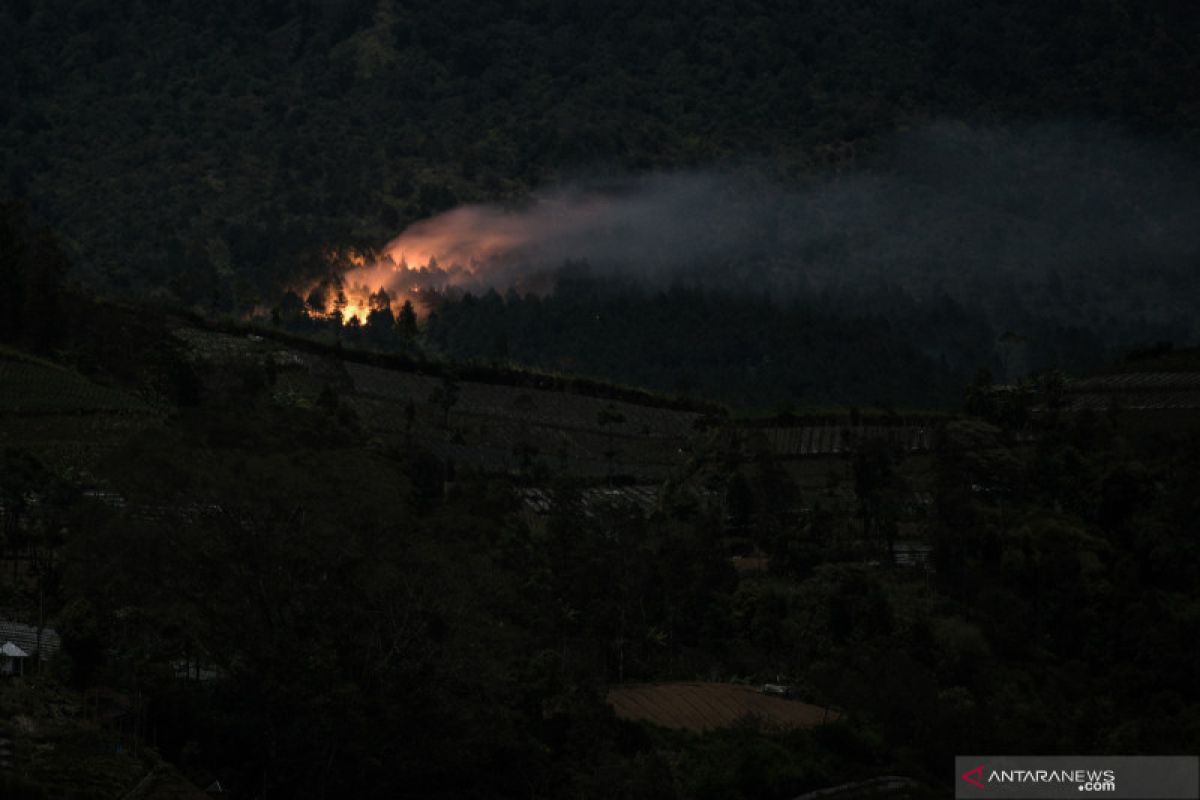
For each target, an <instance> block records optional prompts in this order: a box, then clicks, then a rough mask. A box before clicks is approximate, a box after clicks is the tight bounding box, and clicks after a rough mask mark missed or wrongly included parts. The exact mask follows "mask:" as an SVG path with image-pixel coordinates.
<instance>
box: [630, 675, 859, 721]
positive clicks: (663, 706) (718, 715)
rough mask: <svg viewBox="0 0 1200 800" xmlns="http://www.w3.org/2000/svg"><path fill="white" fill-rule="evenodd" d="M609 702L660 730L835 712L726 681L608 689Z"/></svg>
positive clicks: (819, 717)
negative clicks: (658, 726)
mask: <svg viewBox="0 0 1200 800" xmlns="http://www.w3.org/2000/svg"><path fill="white" fill-rule="evenodd" d="M608 703H609V705H611V706H612V707H613V710H614V711H615V712H616V714H617V716H618V717H620V718H621V719H629V720H636V721H640V722H652V723H654V724H655V725H661V726H663V727H664V728H678V729H683V730H689V731H704V730H711V729H713V728H724V727H728V726H730V725H734V724H736V723H738V722H739V721H742V720H746V719H751V718H752V719H757V720H759V721H761V722H762V724H763V725H765V726H766V727H768V728H777V729H780V730H787V729H791V728H811V727H815V726H817V725H821V724H824V723H825V722H831V721H833V720H834V719H836V718H837V713H836V712H832V711H829V710H827V709H824V708H822V707H820V706H814V705H809V704H808V703H800V702H797V701H795V700H787V699H785V698H783V697H779V696H776V695H769V694H764V693H762V692H760V691H759V690H758V689H755V688H753V687H751V686H739V685H735V684H728V683H642V684H629V685H625V686H616V687H613V688H612V689H609V692H608Z"/></svg>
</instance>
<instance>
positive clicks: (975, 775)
mask: <svg viewBox="0 0 1200 800" xmlns="http://www.w3.org/2000/svg"><path fill="white" fill-rule="evenodd" d="M962 779H963V780H964V781H966V782H967V783H969V784H971V785H972V786H977V787H979V788H980V789H982V788H984V786H983V764H980V765H979V766H978V767H975V768H974V769H969V770H967V771H966V772H964V773H963V774H962Z"/></svg>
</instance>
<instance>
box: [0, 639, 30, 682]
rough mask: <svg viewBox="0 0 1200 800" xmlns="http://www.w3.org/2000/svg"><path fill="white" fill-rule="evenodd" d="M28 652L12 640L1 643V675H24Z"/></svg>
mask: <svg viewBox="0 0 1200 800" xmlns="http://www.w3.org/2000/svg"><path fill="white" fill-rule="evenodd" d="M27 658H29V653H26V652H25V651H24V650H22V649H21V648H20V647H18V646H17V645H15V644H13V643H12V642H5V643H4V644H2V645H0V675H24V674H25V659H27Z"/></svg>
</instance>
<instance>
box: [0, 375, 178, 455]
mask: <svg viewBox="0 0 1200 800" xmlns="http://www.w3.org/2000/svg"><path fill="white" fill-rule="evenodd" d="M159 419H160V415H159V413H158V412H157V411H156V410H155V409H154V408H152V407H151V406H149V405H148V404H147V403H145V402H143V401H142V400H141V399H140V398H138V397H135V396H134V395H131V394H127V393H125V392H121V391H119V390H117V389H112V388H110V387H107V386H101V385H100V384H97V383H93V382H92V381H89V380H88V379H87V378H85V377H83V376H82V375H79V374H78V373H75V372H72V371H71V370H68V369H64V368H62V367H57V366H54V365H51V364H45V363H42V362H39V361H37V360H34V359H20V358H12V357H9V358H0V447H19V448H22V449H25V450H28V451H30V452H31V453H34V454H36V455H37V456H38V457H39V458H41V459H43V460H45V461H46V462H47V463H50V464H54V465H57V466H58V467H60V468H63V469H66V470H69V471H74V472H82V471H87V470H88V469H89V468H90V467H91V466H92V465H94V464H95V463H96V462H97V459H99V458H102V457H103V455H104V454H105V453H106V452H108V451H109V450H110V449H111V448H113V447H116V446H117V445H119V444H120V443H121V442H124V441H125V440H126V439H128V437H129V436H131V435H134V434H135V433H137V432H139V431H142V430H145V429H146V428H147V427H148V426H153V425H156V424H158V421H159Z"/></svg>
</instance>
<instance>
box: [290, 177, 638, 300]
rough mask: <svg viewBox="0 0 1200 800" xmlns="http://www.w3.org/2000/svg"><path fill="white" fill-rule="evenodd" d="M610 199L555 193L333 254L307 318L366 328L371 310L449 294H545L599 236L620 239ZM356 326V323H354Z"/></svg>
mask: <svg viewBox="0 0 1200 800" xmlns="http://www.w3.org/2000/svg"><path fill="white" fill-rule="evenodd" d="M611 208H612V204H611V202H610V201H609V200H607V199H605V198H603V197H600V196H597V195H582V194H576V193H572V194H562V193H560V194H555V195H552V196H548V197H542V198H538V199H537V200H536V201H535V202H534V203H533V204H532V205H531V206H529V207H527V208H524V209H521V210H519V211H513V210H509V209H504V208H501V207H499V206H489V205H468V206H462V207H460V208H456V209H453V210H451V211H447V212H445V213H442V214H439V215H437V216H434V217H431V218H429V219H426V220H422V221H420V222H417V223H415V224H413V225H411V226H409V227H408V228H407V229H406V230H405V231H404V232H403V233H401V234H400V235H399V236H398V237H396V238H395V239H393V240H392V241H390V242H388V243H387V244H386V245H385V246H384V247H382V248H381V249H380V250H379V251H378V252H377V253H364V252H359V251H346V250H339V251H335V252H331V253H329V254H328V261H329V262H330V264H331V266H332V267H333V268H334V270H335V273H336V277H330V278H326V279H323V280H321V281H318V282H317V283H314V284H311V285H309V286H308V287H306V288H305V289H304V290H303V291H302V292H299V294H300V296H301V298H302V299H304V301H305V311H306V313H308V314H309V316H315V317H325V318H331V319H332V318H335V317H339V318H340V320H341V321H342V323H343V324H366V323H367V321H368V319H369V318H370V315H371V313H372V312H373V311H378V310H381V308H382V306H383V305H385V304H387V303H390V304H391V305H392V306H393V307H398V306H399V305H401V304H403V303H404V302H405V301H408V302H411V303H412V304H413V306H414V308H416V309H417V310H418V311H421V310H423V307H424V306H425V305H426V302H424V301H425V300H426V299H427V297H423V295H426V293H431V292H443V291H445V290H446V289H450V288H459V289H463V290H468V291H470V290H479V291H482V290H485V289H488V288H494V289H507V288H517V289H520V290H522V291H538V292H540V291H542V290H544V289H545V288H547V286H548V284H547V282H546V281H545V280H544V278H545V276H546V274H547V272H548V271H549V270H551V269H553V268H554V267H557V266H560V265H561V264H562V262H563V260H565V259H569V258H576V257H579V256H581V255H583V254H585V253H586V252H587V250H588V245H589V244H590V243H594V242H596V241H597V237H598V234H600V235H601V236H615V235H619V231H618V230H616V228H619V226H614V225H613V222H614V220H613V219H612V215H611V214H610V213H605V212H608V211H610V210H611ZM355 321H357V322H355Z"/></svg>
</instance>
